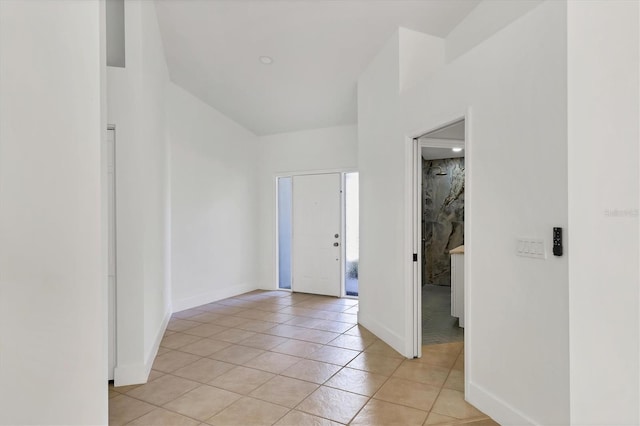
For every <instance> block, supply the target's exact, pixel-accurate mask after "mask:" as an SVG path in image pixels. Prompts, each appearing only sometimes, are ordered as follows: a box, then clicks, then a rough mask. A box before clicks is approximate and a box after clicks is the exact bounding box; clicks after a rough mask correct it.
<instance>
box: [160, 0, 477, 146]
mask: <svg viewBox="0 0 640 426" xmlns="http://www.w3.org/2000/svg"><path fill="white" fill-rule="evenodd" d="M479 2H480V0H410V1H409V0H375V1H374V0H296V1H292V0H289V1H286V0H189V1H186V0H156V5H157V13H158V22H159V24H160V32H161V34H162V40H163V44H164V48H165V54H166V58H167V64H168V67H169V73H170V76H171V80H172V81H173V82H174V83H176V84H178V85H179V86H181V87H183V88H184V89H186V90H187V91H189V92H191V93H192V94H193V95H195V96H196V97H198V98H200V99H201V100H203V101H204V102H206V103H208V104H209V105H211V106H212V107H214V108H216V109H217V110H219V111H220V112H222V113H224V114H225V115H227V116H229V117H230V118H232V119H233V120H235V121H236V122H238V123H239V124H241V125H242V126H244V127H246V128H247V129H249V130H251V131H253V132H254V133H256V134H258V135H264V134H273V133H281V132H289V131H295V130H303V129H313V128H321V127H329V126H336V125H342V124H352V123H355V122H356V117H357V107H356V105H357V103H356V81H357V78H358V76H359V75H360V73H361V72H362V71H363V70H364V69H365V68H366V66H367V64H368V63H369V62H370V61H371V60H372V59H373V57H374V56H375V54H376V53H377V52H378V51H379V50H380V48H381V47H382V46H383V45H384V43H385V42H386V41H387V40H388V39H389V38H390V37H391V36H392V34H393V33H394V31H396V30H397V28H398V27H405V28H408V29H412V30H415V31H420V32H423V33H427V34H431V35H434V36H438V37H445V36H446V35H447V34H448V33H449V32H450V31H451V30H452V29H453V28H454V27H455V26H456V25H457V24H458V23H459V22H460V21H461V20H462V19H463V18H464V17H465V16H466V15H467V14H468V13H469V12H470V11H471V10H472V9H473V8H474V7H475V6H476V5H477V4H478V3H479ZM260 56H269V57H271V58H273V63H272V64H270V65H264V64H262V63H261V62H260V60H259V57H260Z"/></svg>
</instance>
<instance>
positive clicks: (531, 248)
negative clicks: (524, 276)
mask: <svg viewBox="0 0 640 426" xmlns="http://www.w3.org/2000/svg"><path fill="white" fill-rule="evenodd" d="M516 254H517V255H518V256H522V257H532V258H534V259H546V258H547V249H546V245H545V243H544V239H542V238H526V237H518V239H517V240H516Z"/></svg>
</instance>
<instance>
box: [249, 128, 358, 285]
mask: <svg viewBox="0 0 640 426" xmlns="http://www.w3.org/2000/svg"><path fill="white" fill-rule="evenodd" d="M256 148H257V153H258V155H257V157H256V161H257V163H256V164H257V166H256V169H257V170H258V180H257V185H258V186H257V188H258V197H259V200H260V210H259V211H260V214H259V216H258V223H259V225H258V231H259V234H258V240H257V242H258V244H259V256H260V257H259V286H260V288H263V289H274V288H277V286H278V284H277V282H276V270H275V266H276V263H275V262H276V254H275V248H276V176H277V175H279V174H287V173H293V174H295V173H296V172H313V171H322V170H324V171H326V170H350V171H356V170H357V164H358V155H357V149H358V136H357V128H356V126H354V125H348V126H338V127H329V128H324V129H314V130H305V131H300V132H291V133H281V134H276V135H269V136H262V137H260V138H259V139H258V145H257V146H256Z"/></svg>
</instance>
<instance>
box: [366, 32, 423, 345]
mask: <svg viewBox="0 0 640 426" xmlns="http://www.w3.org/2000/svg"><path fill="white" fill-rule="evenodd" d="M399 91H400V41H399V33H396V34H394V36H393V37H392V38H391V39H390V40H389V41H388V42H387V43H386V44H385V46H384V47H383V48H382V50H381V51H380V52H379V53H378V55H377V56H376V57H375V59H374V60H373V61H372V63H371V64H369V66H368V68H367V70H366V71H365V72H364V73H363V74H362V75H361V76H360V78H359V80H358V168H359V171H360V212H361V213H362V214H361V215H360V263H359V266H358V284H359V286H360V303H359V314H358V321H359V322H360V323H361V324H362V325H364V326H365V327H367V328H368V329H370V330H371V331H372V332H373V333H375V334H376V335H378V336H379V337H380V338H382V339H384V340H385V341H386V342H387V343H388V344H390V345H391V346H393V347H394V348H395V349H396V350H398V351H399V352H401V353H403V354H404V355H405V356H408V357H411V356H413V347H412V346H410V345H409V343H410V342H411V338H410V336H407V327H408V326H409V324H408V321H409V320H408V318H407V316H406V315H405V313H406V310H405V306H406V300H407V296H408V294H407V289H406V286H404V269H403V266H404V262H403V259H404V257H405V256H410V255H409V254H407V253H405V250H404V240H403V234H402V230H403V229H404V212H403V209H402V206H403V203H404V172H403V168H404V159H405V153H404V144H403V139H402V130H401V127H400V121H401V119H400V103H399V97H398V96H399Z"/></svg>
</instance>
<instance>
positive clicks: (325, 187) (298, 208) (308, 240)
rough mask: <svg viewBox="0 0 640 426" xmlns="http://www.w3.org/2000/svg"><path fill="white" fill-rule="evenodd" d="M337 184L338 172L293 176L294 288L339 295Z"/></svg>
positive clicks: (338, 209)
mask: <svg viewBox="0 0 640 426" xmlns="http://www.w3.org/2000/svg"><path fill="white" fill-rule="evenodd" d="M340 186H341V176H340V173H329V174H321V175H302V176H294V177H293V215H292V216H293V218H292V219H293V244H292V246H293V250H292V264H293V265H292V269H293V280H292V281H293V282H292V285H291V287H292V290H293V291H297V292H301V293H313V294H324V295H328V296H336V297H340V283H341V280H340V270H341V267H340V265H341V262H340V254H341V252H342V248H341V247H340V244H341V243H340V242H341V238H340V229H341V226H340V217H341V203H340V200H341V196H340Z"/></svg>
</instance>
